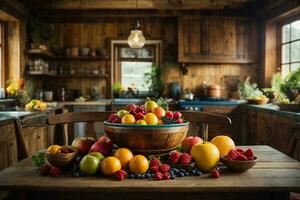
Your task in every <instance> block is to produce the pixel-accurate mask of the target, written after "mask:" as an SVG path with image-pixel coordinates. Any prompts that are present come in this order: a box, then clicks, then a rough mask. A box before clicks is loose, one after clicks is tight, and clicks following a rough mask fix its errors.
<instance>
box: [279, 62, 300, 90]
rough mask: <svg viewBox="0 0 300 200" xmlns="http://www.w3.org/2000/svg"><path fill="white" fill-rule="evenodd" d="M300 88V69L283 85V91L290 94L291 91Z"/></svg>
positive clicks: (291, 74) (292, 73)
mask: <svg viewBox="0 0 300 200" xmlns="http://www.w3.org/2000/svg"><path fill="white" fill-rule="evenodd" d="M299 88H300V68H298V69H297V70H296V71H294V72H291V73H289V74H288V75H287V76H286V78H285V79H284V81H283V83H282V84H281V89H282V91H284V92H286V93H287V92H289V91H290V90H291V89H299Z"/></svg>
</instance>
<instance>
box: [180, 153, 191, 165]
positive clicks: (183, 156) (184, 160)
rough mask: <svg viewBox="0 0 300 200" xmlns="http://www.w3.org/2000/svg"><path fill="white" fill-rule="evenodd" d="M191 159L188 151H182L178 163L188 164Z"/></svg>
mask: <svg viewBox="0 0 300 200" xmlns="http://www.w3.org/2000/svg"><path fill="white" fill-rule="evenodd" d="M191 161H192V156H191V155H189V154H188V153H183V154H181V156H180V163H181V164H183V165H188V164H189V163H190V162H191Z"/></svg>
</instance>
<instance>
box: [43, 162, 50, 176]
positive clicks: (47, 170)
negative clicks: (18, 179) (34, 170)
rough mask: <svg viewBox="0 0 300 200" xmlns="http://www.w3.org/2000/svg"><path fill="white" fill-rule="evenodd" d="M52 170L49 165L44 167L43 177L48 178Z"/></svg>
mask: <svg viewBox="0 0 300 200" xmlns="http://www.w3.org/2000/svg"><path fill="white" fill-rule="evenodd" d="M50 170H51V166H50V165H47V164H44V165H43V166H42V167H41V175H42V176H47V175H48V174H49V172H50Z"/></svg>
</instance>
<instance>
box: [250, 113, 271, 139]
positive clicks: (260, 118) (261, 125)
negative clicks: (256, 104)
mask: <svg viewBox="0 0 300 200" xmlns="http://www.w3.org/2000/svg"><path fill="white" fill-rule="evenodd" d="M272 119H273V117H272V115H270V114H269V113H264V112H258V113H257V131H256V133H255V136H254V137H255V138H256V144H270V143H271V134H272V131H273V129H272Z"/></svg>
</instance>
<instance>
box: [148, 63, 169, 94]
mask: <svg viewBox="0 0 300 200" xmlns="http://www.w3.org/2000/svg"><path fill="white" fill-rule="evenodd" d="M145 84H146V85H147V86H148V87H149V90H150V91H151V93H152V94H151V96H155V97H159V96H162V94H163V92H164V89H165V83H164V81H163V73H162V69H161V67H159V66H156V65H153V66H152V70H151V72H147V73H145Z"/></svg>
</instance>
